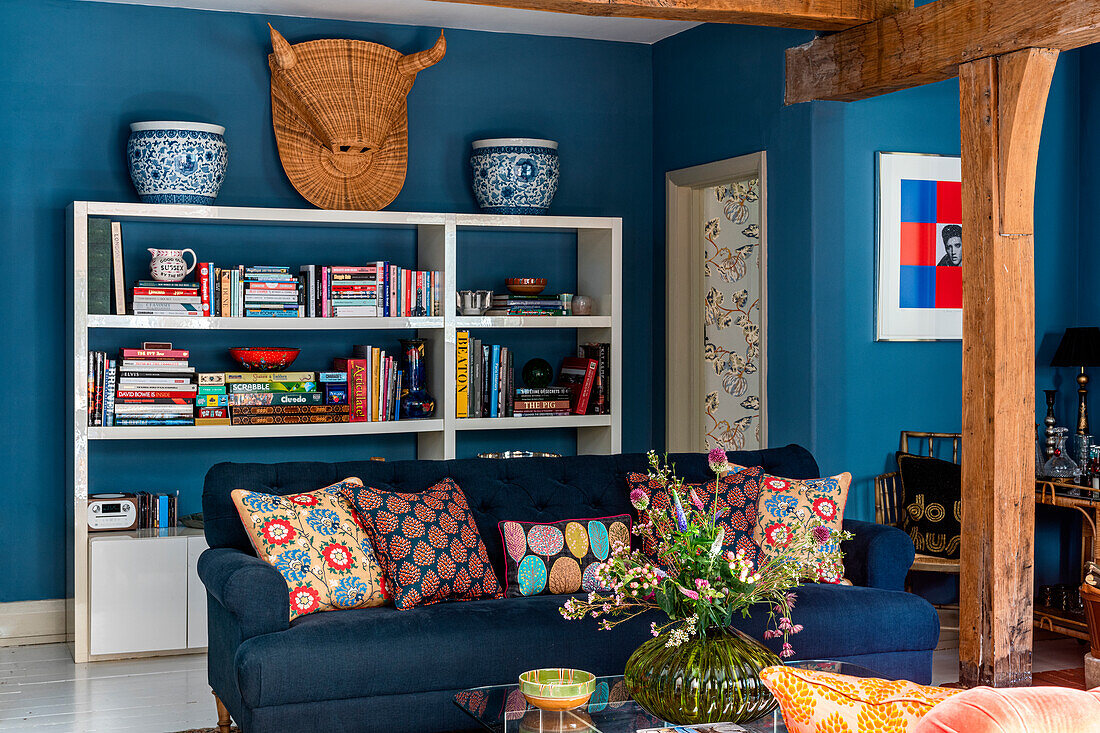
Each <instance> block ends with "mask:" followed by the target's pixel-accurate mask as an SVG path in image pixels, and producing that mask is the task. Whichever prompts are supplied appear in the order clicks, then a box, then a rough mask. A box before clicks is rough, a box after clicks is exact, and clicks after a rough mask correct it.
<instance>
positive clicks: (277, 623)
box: [198, 547, 290, 641]
mask: <svg viewBox="0 0 1100 733" xmlns="http://www.w3.org/2000/svg"><path fill="white" fill-rule="evenodd" d="M198 571H199V578H201V579H202V582H203V584H204V585H205V586H206V590H207V592H208V593H210V595H211V597H213V598H214V600H216V601H217V602H218V603H220V604H221V605H222V606H224V607H225V609H226V610H227V611H229V613H231V614H232V615H233V617H234V618H235V619H236V620H237V624H238V626H240V632H241V640H242V641H243V640H244V639H249V638H251V637H253V636H259V635H260V634H270V633H272V632H276V631H285V630H286V629H288V628H290V596H289V594H288V593H287V589H286V581H284V580H283V576H282V575H280V574H279V571H278V570H276V569H275V568H273V567H271V566H270V565H268V564H267V563H266V562H264V561H263V560H261V559H260V558H258V557H255V556H253V555H247V554H245V553H243V552H241V551H240V550H235V549H233V548H231V547H217V548H211V549H208V550H206V551H204V552H203V553H202V555H201V556H199V563H198Z"/></svg>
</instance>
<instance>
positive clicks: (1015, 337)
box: [959, 49, 1058, 687]
mask: <svg viewBox="0 0 1100 733" xmlns="http://www.w3.org/2000/svg"><path fill="white" fill-rule="evenodd" d="M1057 59H1058V52H1057V51H1054V50H1050V49H1025V50H1022V51H1016V52H1014V53H1011V54H1007V55H1004V56H1001V57H998V58H983V59H979V60H977V61H972V62H969V63H966V64H963V65H962V66H961V67H960V68H959V106H960V117H961V122H962V170H963V185H962V191H963V261H962V268H963V271H962V282H963V343H962V347H963V356H962V377H963V379H962V388H963V394H962V424H963V451H962V486H963V494H962V543H961V558H960V559H961V564H962V572H961V575H960V580H959V610H960V613H959V631H960V633H959V667H960V669H959V673H960V680H961V681H962V682H963V683H964V684H965V685H967V686H973V685H978V684H983V685H993V686H995V687H1008V686H1027V685H1030V684H1031V642H1032V624H1033V621H1032V609H1033V600H1032V593H1033V582H1034V568H1033V563H1034V541H1035V507H1034V494H1035V478H1034V477H1035V453H1034V451H1032V450H1031V449H1030V448H1029V447H1028V446H1030V445H1032V443H1033V442H1034V440H1035V435H1034V428H1033V425H1034V420H1035V253H1034V242H1033V239H1034V237H1033V232H1034V213H1033V206H1034V190H1035V163H1036V160H1037V157H1038V150H1039V138H1040V133H1041V132H1042V124H1043V115H1044V112H1045V110H1046V99H1047V92H1048V90H1049V89H1050V81H1051V78H1052V77H1053V75H1054V67H1055V63H1056V62H1057Z"/></svg>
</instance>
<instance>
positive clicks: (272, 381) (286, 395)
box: [224, 372, 348, 425]
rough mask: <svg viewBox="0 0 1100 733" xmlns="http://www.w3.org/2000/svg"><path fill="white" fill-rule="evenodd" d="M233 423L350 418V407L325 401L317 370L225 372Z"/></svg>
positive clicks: (295, 421) (309, 421) (329, 421)
mask: <svg viewBox="0 0 1100 733" xmlns="http://www.w3.org/2000/svg"><path fill="white" fill-rule="evenodd" d="M224 377H225V386H226V392H227V393H228V394H227V402H228V403H229V419H230V424H231V425H304V424H315V423H335V422H347V421H348V406H347V405H341V404H325V396H324V393H323V392H322V391H321V390H319V389H318V388H317V387H318V382H317V373H316V372H226V373H225V375H224Z"/></svg>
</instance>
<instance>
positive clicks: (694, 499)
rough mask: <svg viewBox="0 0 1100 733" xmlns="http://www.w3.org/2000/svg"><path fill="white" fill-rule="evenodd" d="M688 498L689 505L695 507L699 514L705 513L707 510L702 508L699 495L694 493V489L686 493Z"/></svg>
mask: <svg viewBox="0 0 1100 733" xmlns="http://www.w3.org/2000/svg"><path fill="white" fill-rule="evenodd" d="M688 498H689V499H691V503H692V504H694V505H695V508H696V509H698V510H699V511H701V512H705V511H706V510H707V508H706V507H705V506H703V502H702V501H701V500H700V499H699V495H698V494H696V493H695V489H692V490H691V491H689V492H688Z"/></svg>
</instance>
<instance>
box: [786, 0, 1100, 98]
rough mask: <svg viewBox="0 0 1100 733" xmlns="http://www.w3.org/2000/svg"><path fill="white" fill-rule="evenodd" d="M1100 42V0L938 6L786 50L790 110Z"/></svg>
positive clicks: (963, 0)
mask: <svg viewBox="0 0 1100 733" xmlns="http://www.w3.org/2000/svg"><path fill="white" fill-rule="evenodd" d="M1097 42H1100V2H1097V0H1039V1H1038V2H1036V0H938V2H934V3H929V4H928V5H922V6H920V7H918V8H913V9H911V10H906V11H903V12H901V13H898V14H897V15H894V16H892V17H889V18H886V19H883V20H879V21H876V22H874V23H868V24H866V25H862V26H858V27H856V28H851V29H849V30H846V31H842V32H840V33H836V34H834V35H831V36H823V37H821V38H817V39H815V40H814V41H812V42H810V43H807V44H805V45H802V46H798V47H797V48H791V49H788V50H787V96H786V99H787V104H795V103H798V102H809V101H813V100H837V101H845V102H851V101H854V100H857V99H866V98H868V97H874V96H878V95H880V94H888V93H889V92H896V91H898V90H900V89H907V88H909V87H915V86H920V85H921V84H930V83H932V82H937V81H943V80H944V79H950V78H952V77H955V76H958V73H959V66H960V64H964V63H969V62H971V61H976V60H978V59H983V58H989V57H993V56H1001V55H1003V54H1007V53H1012V52H1014V51H1019V50H1022V49H1025V48H1049V49H1054V50H1058V51H1070V50H1072V49H1075V48H1080V47H1081V46H1087V45H1088V44H1090V43H1097Z"/></svg>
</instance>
